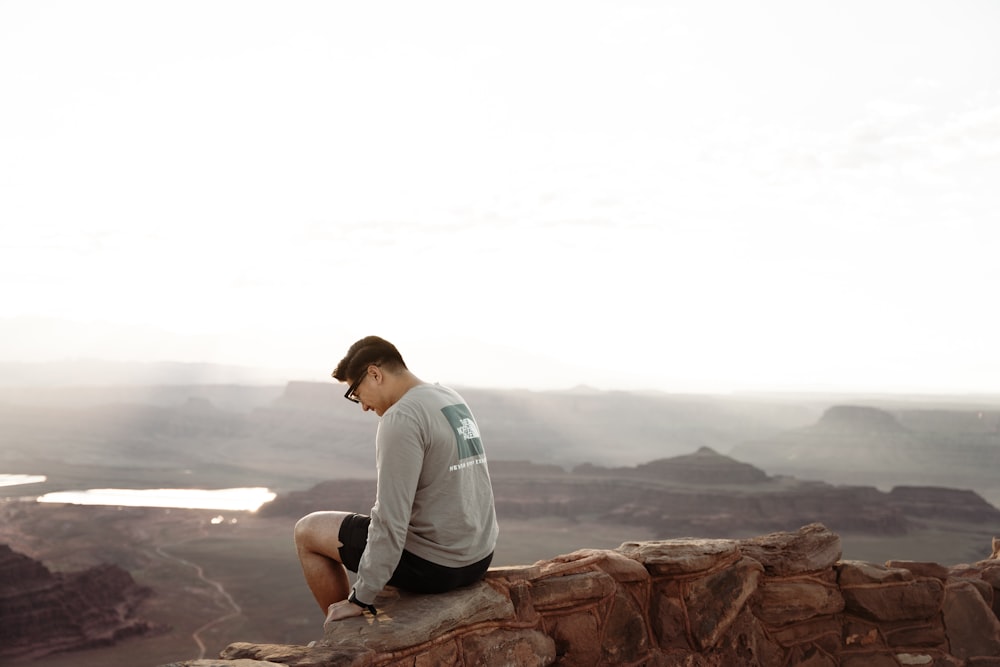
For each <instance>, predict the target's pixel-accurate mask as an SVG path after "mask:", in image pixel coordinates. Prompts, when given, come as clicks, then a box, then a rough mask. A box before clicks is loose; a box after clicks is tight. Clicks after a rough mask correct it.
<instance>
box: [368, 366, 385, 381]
mask: <svg viewBox="0 0 1000 667" xmlns="http://www.w3.org/2000/svg"><path fill="white" fill-rule="evenodd" d="M368 372H369V373H370V374H371V376H372V377H373V378H375V384H382V378H383V375H382V369H381V368H379V367H378V366H376V365H375V364H372V365H371V366H369V367H368Z"/></svg>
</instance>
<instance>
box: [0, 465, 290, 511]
mask: <svg viewBox="0 0 1000 667" xmlns="http://www.w3.org/2000/svg"><path fill="white" fill-rule="evenodd" d="M44 481H46V477H45V475H6V474H0V486H17V485H22V484H38V483H41V482H44ZM275 496H276V494H275V493H274V492H273V491H271V490H270V489H266V488H263V487H250V488H235V489H87V490H86V491H53V492H51V493H46V494H45V495H43V496H40V497H39V498H38V502H40V503H63V504H69V505H107V506H111V507H170V508H177V509H207V510H229V511H244V512H256V511H257V510H258V509H260V506H261V505H263V504H264V503H266V502H270V501H272V500H274V498H275Z"/></svg>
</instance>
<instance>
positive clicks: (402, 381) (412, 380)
mask: <svg viewBox="0 0 1000 667" xmlns="http://www.w3.org/2000/svg"><path fill="white" fill-rule="evenodd" d="M421 384H424V382H423V380H421V379H420V378H418V377H417V376H416V375H414V374H413V373H411V372H410V371H409V370H404V371H403V372H402V373H400V374H398V375H396V376H394V377H393V380H392V386H391V390H390V391H391V392H392V393H391V400H392V405H395V404H396V402H397V401H399V399H401V398H403V395H404V394H406V392H408V391H410V390H411V389H413V388H414V387H416V386H417V385H421Z"/></svg>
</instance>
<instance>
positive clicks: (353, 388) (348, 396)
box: [344, 369, 368, 403]
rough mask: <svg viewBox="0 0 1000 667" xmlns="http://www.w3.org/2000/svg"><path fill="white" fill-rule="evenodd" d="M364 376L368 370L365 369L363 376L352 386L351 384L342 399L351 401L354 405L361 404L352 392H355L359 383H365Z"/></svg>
mask: <svg viewBox="0 0 1000 667" xmlns="http://www.w3.org/2000/svg"><path fill="white" fill-rule="evenodd" d="M366 375H368V369H365V372H364V375H362V376H361V377H359V378H358V379H357V380H355V381H354V384H352V385H351V386H350V387H348V389H347V393H346V394H344V398H346V399H347V400H349V401H352V402H354V403H360V402H361V399H360V398H358V397H357V396H355V395H354V392H355V391H357V390H358V387H360V386H361V383H362V382H364V381H365V376H366Z"/></svg>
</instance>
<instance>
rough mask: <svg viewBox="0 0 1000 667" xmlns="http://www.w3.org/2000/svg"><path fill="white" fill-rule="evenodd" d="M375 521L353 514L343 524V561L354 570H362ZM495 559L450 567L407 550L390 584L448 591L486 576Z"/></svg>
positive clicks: (425, 590)
mask: <svg viewBox="0 0 1000 667" xmlns="http://www.w3.org/2000/svg"><path fill="white" fill-rule="evenodd" d="M371 520H372V519H371V517H369V516H365V515H364V514H349V515H347V516H346V517H344V521H343V523H341V524H340V535H339V536H338V537H339V538H340V544H341V545H342V546H341V547H340V550H339V551H340V562H341V563H343V564H344V567H346V568H347V569H348V570H350V571H351V572H357V571H358V564H359V563H360V562H361V554H363V553H364V551H365V546H367V544H368V525H369V524H370V523H371ZM492 560H493V554H490V555H489V556H487V557H486V558H484V559H482V560H481V561H479V562H478V563H473V564H472V565H466V566H465V567H446V566H444V565H438V564H437V563H432V562H431V561H429V560H426V559H424V558H421V557H420V556H417V555H416V554H412V553H410V552H409V551H407V550H406V549H403V555H402V556H401V557H400V559H399V564H398V565H397V566H396V571H395V572H394V573H393V575H392V578H391V579H389V585H390V586H395V587H397V588H402V589H403V590H407V591H412V592H414V593H444V592H445V591H450V590H452V589H453V588H458V587H459V586H468V585H469V584H472V583H475V582H477V581H479V580H480V579H482V578H483V575H485V574H486V570H488V569H489V567H490V562H491V561H492Z"/></svg>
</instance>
